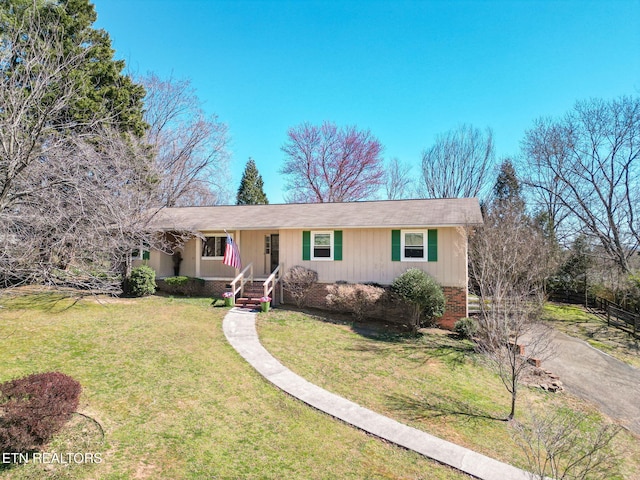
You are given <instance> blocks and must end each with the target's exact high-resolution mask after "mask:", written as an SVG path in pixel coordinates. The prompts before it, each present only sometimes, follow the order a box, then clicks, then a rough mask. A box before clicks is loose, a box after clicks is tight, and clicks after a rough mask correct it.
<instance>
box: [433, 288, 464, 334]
mask: <svg viewBox="0 0 640 480" xmlns="http://www.w3.org/2000/svg"><path fill="white" fill-rule="evenodd" d="M442 290H443V291H444V296H445V298H446V299H447V303H446V305H445V312H444V315H443V316H442V318H441V319H440V320H438V324H439V325H440V326H441V327H442V328H446V329H447V330H453V326H454V325H455V324H456V322H457V321H458V320H460V319H461V318H464V317H466V316H467V289H466V288H460V287H442Z"/></svg>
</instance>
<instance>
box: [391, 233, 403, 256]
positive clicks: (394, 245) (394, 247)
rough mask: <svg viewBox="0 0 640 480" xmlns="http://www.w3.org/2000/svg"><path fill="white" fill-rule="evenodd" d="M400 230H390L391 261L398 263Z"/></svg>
mask: <svg viewBox="0 0 640 480" xmlns="http://www.w3.org/2000/svg"><path fill="white" fill-rule="evenodd" d="M400 249H401V243H400V230H391V261H392V262H399V261H400Z"/></svg>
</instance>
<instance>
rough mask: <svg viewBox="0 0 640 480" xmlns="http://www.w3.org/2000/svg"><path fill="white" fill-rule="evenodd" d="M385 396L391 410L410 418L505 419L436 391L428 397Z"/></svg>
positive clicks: (502, 420)
mask: <svg viewBox="0 0 640 480" xmlns="http://www.w3.org/2000/svg"><path fill="white" fill-rule="evenodd" d="M385 397H386V401H387V404H388V405H389V406H390V407H391V408H392V409H393V410H395V411H397V412H399V413H400V414H402V415H403V416H404V417H406V418H409V419H410V420H424V419H428V418H438V417H447V416H461V417H467V418H468V419H469V420H477V421H485V420H491V421H501V422H504V421H506V419H505V418H504V417H498V416H496V415H495V414H492V413H489V412H486V411H484V410H482V409H480V408H478V407H475V406H473V405H470V404H468V403H467V402H464V401H462V400H459V399H456V398H452V397H450V396H448V395H443V394H438V393H430V394H429V398H420V397H417V396H416V397H414V396H410V395H404V394H389V395H386V396H385Z"/></svg>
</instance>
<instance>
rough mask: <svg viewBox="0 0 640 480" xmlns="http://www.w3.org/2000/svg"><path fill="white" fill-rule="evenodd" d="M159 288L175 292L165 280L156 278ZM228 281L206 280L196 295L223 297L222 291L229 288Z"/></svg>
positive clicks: (162, 290) (163, 290)
mask: <svg viewBox="0 0 640 480" xmlns="http://www.w3.org/2000/svg"><path fill="white" fill-rule="evenodd" d="M156 284H157V285H158V290H159V291H161V292H167V293H170V294H171V293H174V292H173V289H172V288H171V287H170V286H169V285H167V284H166V283H165V282H164V280H156ZM228 284H229V282H228V281H225V280H205V282H204V285H203V286H202V287H201V288H199V289H198V290H197V291H196V292H194V293H193V295H194V296H199V297H215V298H222V292H226V291H228V290H229V289H228V288H227V285H228Z"/></svg>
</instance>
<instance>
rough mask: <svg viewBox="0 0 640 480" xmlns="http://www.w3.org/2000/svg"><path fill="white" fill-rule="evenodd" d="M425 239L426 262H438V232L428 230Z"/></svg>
mask: <svg viewBox="0 0 640 480" xmlns="http://www.w3.org/2000/svg"><path fill="white" fill-rule="evenodd" d="M427 236H428V239H427V248H428V253H427V260H429V261H430V262H437V261H438V230H429V232H428V235H427Z"/></svg>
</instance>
